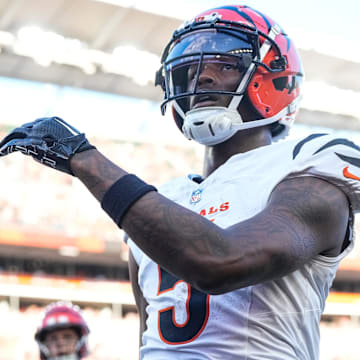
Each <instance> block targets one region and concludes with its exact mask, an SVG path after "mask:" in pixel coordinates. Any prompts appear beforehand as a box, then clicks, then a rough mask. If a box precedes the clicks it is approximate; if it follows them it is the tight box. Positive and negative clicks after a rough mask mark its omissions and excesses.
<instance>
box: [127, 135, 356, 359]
mask: <svg viewBox="0 0 360 360" xmlns="http://www.w3.org/2000/svg"><path fill="white" fill-rule="evenodd" d="M298 176H315V177H319V178H322V179H326V180H327V181H329V182H331V183H334V184H335V185H336V186H338V187H340V188H341V189H342V190H343V191H344V192H345V193H346V195H347V197H348V198H349V201H350V203H351V206H352V209H353V211H355V212H356V211H358V210H359V207H360V148H358V147H357V146H355V145H354V144H353V143H352V142H350V141H348V140H346V139H338V138H335V137H333V136H329V135H323V134H314V135H311V136H309V137H307V138H305V139H303V140H296V141H287V142H282V143H278V144H274V145H269V146H264V147H260V148H257V149H255V150H252V151H249V152H246V153H242V154H237V155H235V156H233V157H231V158H230V159H229V160H228V161H227V162H226V163H225V164H223V165H222V166H221V167H219V168H218V169H217V170H216V171H215V172H213V173H212V174H210V176H209V177H207V178H206V179H205V180H204V181H202V182H201V183H200V184H199V183H197V182H195V181H193V180H191V178H190V177H184V178H181V179H177V180H174V181H171V182H170V183H168V184H167V185H165V186H164V187H163V188H161V189H160V192H161V193H162V194H163V195H165V196H166V197H168V198H169V199H171V200H173V201H175V202H176V203H178V204H180V205H182V206H184V207H186V208H188V209H191V210H192V211H194V212H196V213H198V214H201V215H203V216H205V217H206V218H207V219H209V220H210V221H213V222H214V223H215V224H217V225H218V226H220V227H223V228H227V227H229V226H231V225H233V224H235V223H238V222H240V221H243V220H245V219H248V218H250V217H252V216H254V215H256V214H257V213H258V212H260V211H261V210H263V209H264V207H265V206H266V204H267V202H268V200H269V196H270V194H271V192H272V190H273V189H274V187H275V186H276V185H277V184H278V183H279V182H281V181H282V180H283V179H284V178H285V177H298ZM351 234H352V229H351V224H349V240H350V244H349V245H348V247H347V248H346V249H345V250H344V251H343V252H342V253H341V254H340V255H339V256H337V257H326V256H323V255H318V256H316V257H314V258H313V259H312V260H311V261H309V262H308V263H306V264H305V265H304V266H303V267H301V268H300V269H298V270H297V271H294V272H292V273H290V274H289V275H287V276H284V277H282V278H280V279H278V280H274V281H268V282H264V283H261V284H257V285H253V286H249V287H245V288H241V289H238V290H235V291H231V292H228V293H225V294H222V295H207V294H204V293H201V292H199V291H197V290H195V289H193V288H191V287H190V285H188V284H187V283H185V282H184V281H182V280H179V279H176V278H175V277H174V276H172V275H170V274H168V273H167V272H165V271H164V270H162V269H161V268H160V267H159V266H158V265H157V264H156V263H154V262H153V261H152V260H151V259H150V258H149V257H148V256H147V255H145V254H144V253H143V252H142V251H141V250H140V249H139V248H138V247H137V246H136V245H135V244H134V242H133V241H132V240H131V239H129V245H130V248H131V251H132V253H133V255H134V257H135V260H136V262H137V264H138V266H139V274H138V282H139V284H140V288H141V290H142V292H143V295H144V297H145V299H146V301H147V303H148V306H147V308H146V311H147V314H148V319H147V324H146V325H147V328H146V330H145V331H144V333H143V346H142V347H141V349H140V357H141V359H142V360H175V359H176V360H202V359H204V360H205V359H207V360H220V359H221V360H224V359H226V360H233V359H234V360H235V359H236V360H266V359H269V360H270V359H271V360H316V359H318V358H319V354H318V352H319V321H320V317H321V314H322V312H323V310H324V306H325V300H326V297H327V295H328V292H329V288H330V287H331V284H332V281H333V279H334V277H335V273H336V270H337V268H338V265H339V262H340V260H341V259H342V258H344V257H345V256H346V255H347V254H348V253H349V251H350V250H351V249H352V247H353V241H352V236H351Z"/></svg>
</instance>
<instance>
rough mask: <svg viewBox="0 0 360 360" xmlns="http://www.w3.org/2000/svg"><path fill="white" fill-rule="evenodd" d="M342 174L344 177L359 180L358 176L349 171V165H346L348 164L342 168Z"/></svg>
mask: <svg viewBox="0 0 360 360" xmlns="http://www.w3.org/2000/svg"><path fill="white" fill-rule="evenodd" d="M343 175H344V176H345V177H346V178H348V179H353V180H359V181H360V177H359V176H356V175H354V174H352V173H351V172H350V171H349V167H348V166H346V167H344V169H343Z"/></svg>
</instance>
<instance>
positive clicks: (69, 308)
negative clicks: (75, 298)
mask: <svg viewBox="0 0 360 360" xmlns="http://www.w3.org/2000/svg"><path fill="white" fill-rule="evenodd" d="M88 335H89V327H88V325H87V324H86V322H85V320H84V318H83V316H82V314H81V312H80V309H79V307H78V306H76V305H73V304H72V303H70V302H61V301H59V302H55V303H52V304H50V305H48V306H47V307H46V309H45V313H44V317H43V319H42V320H41V324H40V326H39V327H38V329H37V331H36V333H35V340H36V341H37V343H38V345H39V350H40V359H41V360H80V359H83V358H84V357H86V356H87V354H88V344H87V339H88Z"/></svg>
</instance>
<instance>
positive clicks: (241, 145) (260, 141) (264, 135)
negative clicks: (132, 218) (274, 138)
mask: <svg viewBox="0 0 360 360" xmlns="http://www.w3.org/2000/svg"><path fill="white" fill-rule="evenodd" d="M270 144H271V132H270V130H269V129H268V128H266V127H262V128H255V129H248V130H242V131H239V132H238V133H236V134H235V135H234V136H233V137H232V138H230V139H229V140H227V141H225V142H224V143H221V144H218V145H215V146H208V147H206V148H205V156H204V168H203V178H206V177H208V176H209V175H210V174H211V173H212V172H214V171H215V170H216V169H217V168H218V167H219V166H221V165H222V164H224V163H225V162H226V161H227V160H228V159H230V158H231V157H232V156H233V155H236V154H240V153H245V152H247V151H250V150H253V149H256V148H258V147H261V146H265V145H270Z"/></svg>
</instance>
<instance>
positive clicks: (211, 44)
mask: <svg viewBox="0 0 360 360" xmlns="http://www.w3.org/2000/svg"><path fill="white" fill-rule="evenodd" d="M302 80H303V69H302V65H301V61H300V58H299V55H298V52H297V50H296V48H295V45H294V43H293V42H292V40H291V39H290V38H289V37H288V36H287V34H286V32H285V30H283V29H282V28H281V27H280V26H279V25H278V24H277V23H276V22H275V21H273V20H272V19H271V18H270V17H268V16H267V15H264V14H263V13H262V12H260V11H257V10H255V9H252V8H250V7H248V6H240V5H231V6H222V7H219V8H214V9H211V10H208V11H205V12H203V13H201V14H199V15H198V16H196V17H194V18H193V19H191V20H189V21H187V22H186V23H185V24H184V25H183V26H182V27H180V28H179V29H177V30H176V31H175V32H174V34H173V37H172V39H171V41H170V42H169V44H168V45H167V46H166V48H165V50H164V53H163V57H162V66H161V68H160V70H159V71H158V72H157V76H156V83H157V84H158V85H160V86H161V87H162V89H163V91H164V97H165V99H164V102H163V104H162V110H163V112H165V111H166V109H167V108H170V110H171V111H172V114H173V116H174V120H175V122H176V125H177V126H178V127H179V129H180V131H181V132H182V133H183V134H184V135H185V137H186V138H187V139H191V140H194V141H197V142H199V143H201V144H203V145H204V146H205V155H204V162H203V172H202V174H201V175H191V176H184V177H183V178H180V179H175V180H173V181H171V182H170V183H168V184H165V185H164V186H163V187H161V188H160V189H159V190H158V191H157V189H156V188H155V187H154V186H151V185H149V184H147V183H145V182H143V181H142V180H141V179H139V178H138V177H136V176H135V175H133V174H129V173H127V172H126V171H125V170H124V169H122V168H121V167H118V166H117V165H115V164H114V163H112V162H111V161H110V160H109V159H107V158H106V157H105V156H103V155H102V154H101V152H100V151H98V150H97V149H94V147H92V146H91V145H90V144H89V142H88V141H87V139H86V137H85V135H84V134H82V133H80V132H78V131H77V130H76V129H74V128H73V127H71V126H70V125H69V124H67V123H66V122H64V120H62V119H60V118H57V117H52V118H41V119H38V120H36V121H34V122H32V123H28V124H25V125H23V126H22V127H19V128H17V129H15V130H14V131H13V132H11V133H10V134H9V135H8V136H7V137H5V138H4V139H3V141H2V142H1V143H0V152H1V154H2V155H7V154H9V153H11V152H14V151H21V152H23V153H24V154H26V155H30V156H32V157H33V158H35V159H36V160H38V161H40V162H42V163H43V164H45V165H48V166H50V167H53V168H55V169H57V170H60V171H63V172H66V173H69V174H72V175H74V176H76V177H78V178H79V179H80V180H81V181H82V182H83V183H84V184H85V186H87V188H88V189H89V190H90V192H91V193H92V194H93V195H94V196H95V197H96V198H97V199H98V200H99V201H100V202H101V206H102V208H103V209H104V210H105V211H106V212H107V213H108V215H109V216H110V217H111V218H112V219H113V220H114V221H115V223H116V224H117V225H118V226H119V227H121V228H122V229H124V230H125V232H126V233H127V235H128V236H129V239H128V244H129V246H130V249H131V251H130V258H129V269H130V277H131V281H132V285H133V290H134V294H135V297H136V302H137V306H138V309H139V314H140V358H141V359H143V360H162V359H166V360H169V359H182V360H193V359H214V360H215V359H236V360H241V359H244V360H245V359H246V360H264V359H272V360H285V359H286V360H290V359H291V360H299V359H302V360H316V359H318V358H319V323H320V318H321V314H322V312H323V310H324V306H325V300H326V297H327V295H328V292H329V289H330V287H331V284H332V281H333V279H334V277H335V274H336V270H337V268H338V266H339V263H340V261H341V260H342V259H343V258H344V257H345V256H346V255H347V254H348V253H349V252H350V250H351V249H352V248H353V238H352V227H353V214H354V212H357V211H359V206H360V151H359V150H360V149H359V147H358V146H357V145H355V144H353V143H352V142H351V141H349V140H347V139H342V138H336V137H335V136H332V135H326V134H313V135H310V136H308V137H306V138H304V139H300V140H295V141H281V142H275V141H276V140H277V139H280V138H281V137H284V136H285V135H286V133H287V131H288V129H289V128H290V126H291V124H292V123H293V121H294V117H295V114H296V112H297V110H298V107H299V99H300V95H301V93H300V90H301V84H302ZM123 121H124V123H126V121H127V119H124V120H123ZM149 161H151V159H149Z"/></svg>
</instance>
